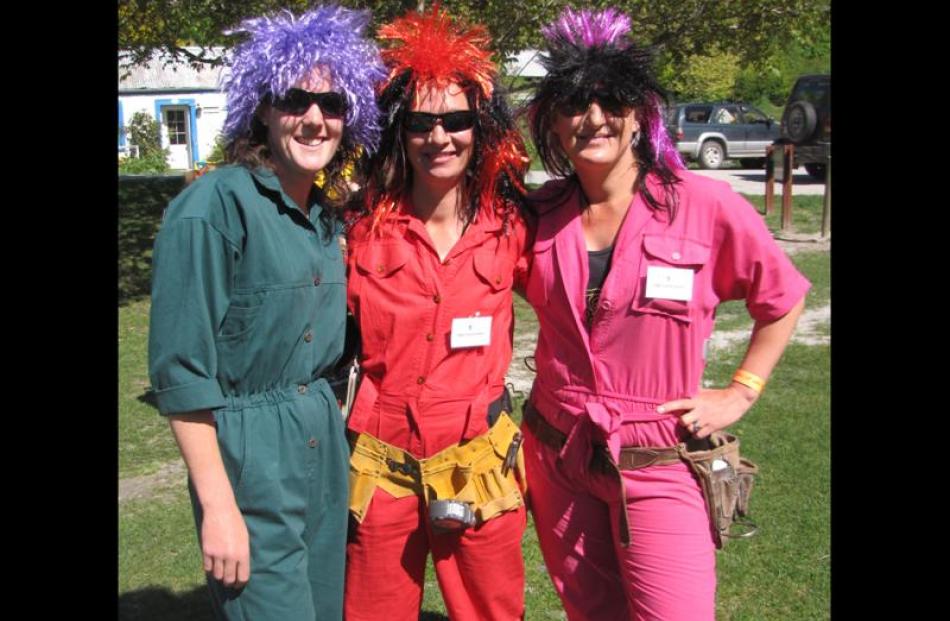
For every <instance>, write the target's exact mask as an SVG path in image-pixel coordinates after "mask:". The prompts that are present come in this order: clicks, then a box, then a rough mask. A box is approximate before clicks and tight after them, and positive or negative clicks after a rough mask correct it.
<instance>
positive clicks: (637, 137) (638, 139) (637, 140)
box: [630, 129, 641, 148]
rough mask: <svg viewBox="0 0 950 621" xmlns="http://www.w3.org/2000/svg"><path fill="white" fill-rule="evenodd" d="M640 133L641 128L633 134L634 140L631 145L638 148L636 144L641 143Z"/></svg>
mask: <svg viewBox="0 0 950 621" xmlns="http://www.w3.org/2000/svg"><path fill="white" fill-rule="evenodd" d="M640 134H641V132H640V130H639V129H638V130H637V133H635V134H634V135H633V140H632V141H631V142H630V145H631V146H632V147H634V148H636V146H637V145H638V144H640Z"/></svg>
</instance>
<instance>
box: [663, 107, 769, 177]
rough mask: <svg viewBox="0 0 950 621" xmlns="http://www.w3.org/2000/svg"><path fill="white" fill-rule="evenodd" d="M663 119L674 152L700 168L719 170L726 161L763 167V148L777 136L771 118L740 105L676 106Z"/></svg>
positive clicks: (755, 109) (747, 166)
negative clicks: (674, 144)
mask: <svg viewBox="0 0 950 621" xmlns="http://www.w3.org/2000/svg"><path fill="white" fill-rule="evenodd" d="M665 120H666V124H667V125H666V126H667V127H668V128H669V131H670V134H671V137H672V139H673V142H674V143H676V148H677V150H678V151H679V152H680V153H681V154H682V155H683V156H684V157H686V158H689V159H693V160H698V161H699V165H700V166H702V167H703V168H719V167H720V166H722V163H723V162H724V161H726V160H727V159H738V160H739V163H740V164H742V166H743V167H744V168H762V167H763V166H764V165H765V150H766V148H768V146H769V145H770V144H772V143H773V142H774V141H775V140H776V139H777V138H778V136H779V133H778V124H777V123H776V122H775V121H774V120H773V119H772V118H770V117H769V116H768V115H766V114H765V113H763V112H762V111H761V110H758V109H757V108H753V107H752V106H750V105H748V104H743V103H731V102H724V103H688V104H678V105H676V106H673V107H672V108H670V109H669V110H668V111H667V115H666V119H665Z"/></svg>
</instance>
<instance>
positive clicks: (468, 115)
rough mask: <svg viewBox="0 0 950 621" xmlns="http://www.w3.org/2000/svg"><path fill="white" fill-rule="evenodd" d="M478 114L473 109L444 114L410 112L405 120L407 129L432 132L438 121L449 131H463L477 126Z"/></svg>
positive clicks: (418, 132) (421, 132) (415, 131)
mask: <svg viewBox="0 0 950 621" xmlns="http://www.w3.org/2000/svg"><path fill="white" fill-rule="evenodd" d="M477 118H478V115H476V114H475V112H474V111H473V110H456V111H455V112H445V113H442V114H430V113H428V112H409V113H407V114H406V118H405V120H404V121H403V123H402V124H403V127H405V128H406V131H409V132H413V133H417V134H423V133H425V132H431V131H432V129H433V128H434V127H435V124H436V123H439V124H440V125H441V126H442V129H444V130H445V131H447V132H461V131H465V130H466V129H472V128H473V127H475V121H476V120H477Z"/></svg>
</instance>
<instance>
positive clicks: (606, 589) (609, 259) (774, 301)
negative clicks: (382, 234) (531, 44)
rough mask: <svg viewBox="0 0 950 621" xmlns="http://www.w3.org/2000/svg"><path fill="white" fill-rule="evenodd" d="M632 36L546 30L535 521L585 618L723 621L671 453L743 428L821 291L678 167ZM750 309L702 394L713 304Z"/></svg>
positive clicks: (653, 85)
mask: <svg viewBox="0 0 950 621" xmlns="http://www.w3.org/2000/svg"><path fill="white" fill-rule="evenodd" d="M629 31H630V20H629V18H627V17H626V16H625V15H622V14H620V13H618V12H617V11H615V10H613V9H607V10H605V11H599V12H590V11H582V12H574V11H571V10H570V9H567V10H565V12H564V13H563V14H562V16H561V17H560V18H559V19H558V20H557V21H556V22H555V23H554V24H552V25H551V26H549V27H548V28H545V29H544V35H545V38H546V39H547V43H548V50H547V55H546V56H545V57H544V58H543V60H542V62H543V63H544V66H545V68H546V69H547V75H546V76H545V77H544V79H543V80H542V82H541V84H540V86H539V88H538V91H537V93H536V95H535V96H534V98H533V99H532V101H531V102H530V104H529V112H528V114H529V122H530V125H531V133H532V140H533V141H534V143H535V145H536V146H537V149H538V154H539V157H540V158H541V160H542V161H543V163H544V165H545V168H546V169H547V170H548V171H549V172H551V173H552V174H555V175H557V176H561V177H564V178H563V179H558V180H555V181H551V182H549V183H548V184H547V185H546V186H545V187H544V188H542V189H541V190H539V191H538V192H537V194H536V195H534V196H533V198H535V199H536V200H537V202H536V207H537V210H538V213H539V217H538V228H537V234H536V241H535V244H534V254H533V261H532V268H531V276H530V279H529V281H528V285H527V298H528V301H529V302H530V303H531V304H532V305H533V306H534V307H535V309H536V310H537V313H538V319H539V321H540V324H541V327H540V334H539V336H538V346H537V351H536V354H535V358H536V363H537V370H538V375H537V378H536V379H535V383H534V386H533V389H532V393H531V399H530V401H529V403H528V404H527V405H526V407H525V416H524V422H525V428H526V430H527V432H526V438H525V445H524V450H525V462H526V466H527V473H528V482H529V487H530V489H531V498H532V501H531V507H532V514H533V516H534V518H535V525H536V527H537V531H538V539H539V543H540V545H541V551H542V553H543V555H544V560H545V564H546V565H547V568H548V573H549V574H550V576H551V579H552V581H553V583H554V586H555V589H556V590H557V592H558V594H559V595H560V597H561V600H562V602H563V603H564V607H565V609H566V611H567V616H568V619H571V621H576V620H591V621H593V620H596V621H610V620H620V619H624V620H625V619H636V620H646V619H656V620H662V621H700V620H702V621H711V620H712V619H713V618H714V615H715V590H716V573H715V543H714V538H713V533H712V531H711V528H710V521H709V519H708V516H707V514H706V506H705V502H704V498H703V495H702V492H701V489H700V485H699V482H698V481H697V480H696V478H695V477H694V476H693V475H692V474H691V472H690V470H689V468H688V467H687V465H686V463H685V462H683V461H682V460H680V459H679V457H678V456H677V455H676V453H675V451H671V450H670V449H669V447H672V446H673V445H676V444H677V443H679V442H682V441H684V440H686V439H688V438H690V437H691V436H693V437H695V438H697V439H702V438H706V437H708V436H709V435H710V434H711V433H713V432H715V431H717V430H720V429H723V428H725V427H727V426H729V425H731V424H733V423H735V422H736V421H737V420H739V418H740V417H742V415H743V414H745V412H746V411H747V410H748V409H749V407H750V406H751V405H752V403H753V402H754V401H755V400H756V398H757V397H758V395H759V393H760V392H761V390H762V387H763V386H764V384H765V380H766V379H767V378H768V376H769V374H770V373H771V371H772V369H773V367H774V366H775V364H776V363H777V362H778V359H779V357H780V356H781V354H782V351H783V350H784V349H785V345H786V344H787V343H788V340H789V338H790V336H791V334H792V330H793V328H794V325H795V322H796V319H797V318H798V316H799V314H800V313H801V310H802V306H803V302H804V296H805V292H806V291H807V290H808V286H809V285H808V281H807V280H805V278H803V277H802V276H801V274H799V273H798V271H797V270H796V269H795V268H794V266H793V265H792V264H791V262H790V261H789V260H788V258H787V257H786V256H785V254H784V253H783V252H782V250H781V249H780V248H779V247H778V246H777V244H776V243H775V242H774V240H773V239H772V236H771V235H770V234H769V232H768V230H767V229H766V227H765V225H764V223H763V221H762V217H761V216H760V215H759V214H758V213H757V212H756V211H755V209H754V208H753V207H752V205H750V204H749V203H748V202H747V201H746V200H744V199H743V198H742V197H741V196H739V195H738V194H736V193H735V192H733V191H732V190H731V189H730V188H729V186H728V185H727V184H725V183H722V182H718V181H713V180H711V179H707V178H705V177H701V176H699V175H695V174H693V173H690V172H688V171H686V170H685V169H684V167H683V165H682V162H681V161H680V159H679V156H678V154H677V153H676V150H675V147H674V146H673V145H672V144H671V143H670V140H669V138H668V136H667V133H666V129H665V128H664V127H663V122H662V115H661V108H660V104H661V102H662V101H663V98H664V95H663V91H662V89H661V88H660V86H659V85H658V84H657V82H656V80H655V78H654V77H653V75H652V72H651V69H650V55H649V54H648V53H647V52H646V50H644V49H643V48H640V47H637V46H635V45H634V44H632V43H631V42H630V41H629V40H628V38H627V34H628V33H629ZM736 299H741V300H744V301H745V303H746V307H747V308H748V310H749V313H750V315H751V316H752V318H753V319H754V320H755V327H754V329H753V332H752V336H751V338H750V341H749V347H748V351H747V352H746V354H745V357H744V358H743V361H742V363H741V365H740V367H739V369H738V370H737V372H736V374H735V376H734V378H733V380H732V382H731V383H730V384H729V385H727V386H724V387H718V388H712V389H708V390H706V389H703V388H702V377H703V368H704V365H705V362H706V360H705V359H706V351H705V350H706V344H707V341H708V339H709V337H710V335H711V333H712V329H713V321H714V314H715V310H716V306H717V305H718V304H719V303H720V302H722V301H725V300H736ZM644 447H656V450H652V451H648V450H644ZM605 461H606V462H607V464H606V465H607V467H603V466H604V462H605Z"/></svg>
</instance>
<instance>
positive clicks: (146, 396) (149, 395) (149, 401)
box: [136, 389, 158, 410]
mask: <svg viewBox="0 0 950 621" xmlns="http://www.w3.org/2000/svg"><path fill="white" fill-rule="evenodd" d="M136 399H138V401H140V402H141V403H144V404H145V405H150V406H152V407H153V408H155V409H156V410H157V409H158V400H157V399H156V398H155V392H154V391H153V390H152V389H148V390H146V391H145V392H143V393H142V394H140V395H139V396H138V397H136Z"/></svg>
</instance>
